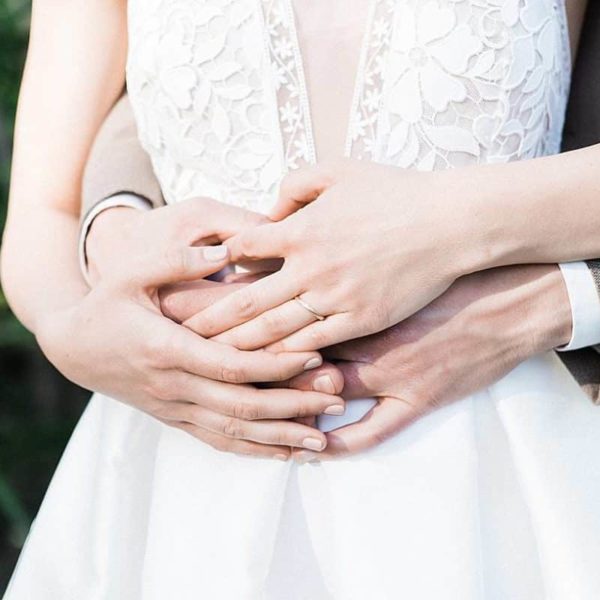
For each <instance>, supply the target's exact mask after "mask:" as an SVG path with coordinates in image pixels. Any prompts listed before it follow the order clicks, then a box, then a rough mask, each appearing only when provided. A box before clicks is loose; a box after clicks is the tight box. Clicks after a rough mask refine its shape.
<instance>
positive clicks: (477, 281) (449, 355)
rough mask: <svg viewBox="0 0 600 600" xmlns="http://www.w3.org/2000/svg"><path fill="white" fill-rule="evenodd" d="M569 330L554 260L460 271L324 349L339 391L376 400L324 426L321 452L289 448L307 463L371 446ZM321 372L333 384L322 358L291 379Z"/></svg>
mask: <svg viewBox="0 0 600 600" xmlns="http://www.w3.org/2000/svg"><path fill="white" fill-rule="evenodd" d="M570 335H571V312H570V305H569V299H568V296H567V292H566V288H565V285H564V281H563V278H562V275H561V274H560V271H559V269H558V268H557V267H556V266H554V265H530V266H524V267H505V268H501V269H493V270H489V271H484V272H480V273H476V274H473V275H469V276H467V277H463V278H461V279H459V280H458V281H457V282H456V283H455V284H454V285H453V286H452V287H451V288H450V289H449V290H448V291H447V292H446V293H445V294H444V295H442V296H441V297H440V298H438V299H437V300H436V301H435V302H433V303H432V304H430V305H429V306H427V307H425V308H424V309H422V310H421V311H420V312H418V313H416V314H415V315H413V316H412V317H411V318H410V319H408V320H406V321H404V322H402V323H400V324H398V325H396V326H395V327H393V328H391V329H389V330H387V331H385V332H382V333H380V334H377V335H374V336H371V337H368V338H364V339H361V340H356V341H353V342H346V343H344V344H340V345H338V346H335V347H332V348H330V349H328V350H326V351H325V353H324V354H325V356H326V357H327V358H328V359H330V360H333V361H334V362H336V363H337V367H338V368H339V369H340V370H341V372H342V374H343V377H344V381H345V385H344V390H343V397H344V398H345V399H346V400H352V399H353V398H366V397H375V398H376V399H377V400H378V404H377V405H376V406H375V407H374V408H373V409H372V410H371V411H369V413H367V415H365V417H363V419H362V420H361V421H359V422H357V423H353V424H351V425H347V426H345V427H342V428H340V429H337V430H335V431H333V432H331V433H328V434H327V439H328V445H327V449H326V450H325V451H324V452H323V453H322V454H317V453H310V452H305V451H295V456H296V458H297V459H298V460H299V461H301V462H305V461H309V460H320V459H326V458H333V457H339V456H344V455H347V454H352V453H355V452H359V451H361V450H365V449H367V448H370V447H372V446H375V445H377V444H378V443H380V442H382V441H384V440H386V439H388V438H389V437H391V436H393V435H395V434H397V433H398V432H399V431H400V430H402V429H403V428H404V427H406V426H408V425H409V424H410V423H412V422H413V421H414V420H415V419H418V418H419V417H420V416H422V415H424V414H426V413H428V412H429V411H431V410H434V409H436V408H437V407H439V406H441V405H443V404H446V403H448V402H451V401H453V400H457V399H460V398H463V397H466V396H468V395H469V394H472V393H474V392H476V391H478V390H480V389H482V388H484V387H486V386H488V385H491V384H492V383H494V382H496V381H497V380H499V379H500V378H501V377H503V376H504V375H506V374H507V373H508V372H509V371H511V370H512V369H513V368H514V367H516V366H517V365H518V364H519V363H521V362H522V361H524V360H526V359H527V358H529V357H531V356H533V355H534V354H537V353H539V352H543V351H547V350H550V349H552V348H555V347H558V346H561V345H563V344H566V343H567V342H568V341H569V339H570ZM337 361H339V362H337ZM327 374H329V375H333V376H334V381H335V383H336V386H335V387H336V388H337V389H338V390H339V385H340V381H339V378H338V379H337V380H336V379H335V372H333V373H332V370H331V367H329V366H327V365H324V366H323V367H322V368H321V369H318V370H316V371H314V372H311V373H306V374H303V375H301V376H299V377H298V378H296V379H295V380H293V381H292V382H291V385H292V386H293V387H296V388H300V389H311V381H314V380H316V379H317V378H321V377H323V376H324V375H327Z"/></svg>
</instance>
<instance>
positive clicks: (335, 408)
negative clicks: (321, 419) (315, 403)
mask: <svg viewBox="0 0 600 600" xmlns="http://www.w3.org/2000/svg"><path fill="white" fill-rule="evenodd" d="M345 412H346V408H345V407H344V406H342V405H341V404H334V405H332V406H328V407H327V408H326V409H325V410H324V411H323V413H324V414H326V415H335V416H337V417H339V416H340V415H343V414H344V413H345Z"/></svg>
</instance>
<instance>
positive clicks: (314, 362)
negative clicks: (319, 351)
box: [304, 356, 323, 371]
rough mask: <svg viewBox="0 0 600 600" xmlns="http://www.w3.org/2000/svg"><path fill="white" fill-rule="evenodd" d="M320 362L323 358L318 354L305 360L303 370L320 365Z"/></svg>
mask: <svg viewBox="0 0 600 600" xmlns="http://www.w3.org/2000/svg"><path fill="white" fill-rule="evenodd" d="M322 364H323V359H322V358H321V357H320V356H315V357H314V358H311V359H310V360H309V361H307V362H306V364H305V365H304V370H305V371H310V370H311V369H316V368H317V367H320V366H321V365H322Z"/></svg>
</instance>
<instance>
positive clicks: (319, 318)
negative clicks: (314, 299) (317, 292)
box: [294, 296, 325, 321]
mask: <svg viewBox="0 0 600 600" xmlns="http://www.w3.org/2000/svg"><path fill="white" fill-rule="evenodd" d="M294 300H295V301H296V302H297V303H298V304H299V305H300V306H301V307H302V308H304V309H305V310H307V311H308V312H309V313H311V314H312V315H313V316H314V317H315V318H316V319H317V321H324V320H325V317H324V316H323V315H322V314H321V313H320V312H318V311H317V310H315V309H314V308H313V307H312V306H311V305H310V304H309V303H308V302H307V301H306V300H303V299H302V298H300V296H295V297H294Z"/></svg>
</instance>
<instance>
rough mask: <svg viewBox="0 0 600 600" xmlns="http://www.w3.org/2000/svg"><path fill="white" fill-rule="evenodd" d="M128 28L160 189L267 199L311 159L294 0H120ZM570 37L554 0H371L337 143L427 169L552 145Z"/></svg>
mask: <svg viewBox="0 0 600 600" xmlns="http://www.w3.org/2000/svg"><path fill="white" fill-rule="evenodd" d="M323 27H324V29H323V35H327V24H326V23H325V24H324V25H323ZM129 28H130V51H129V58H128V86H129V93H130V98H131V102H132V104H133V108H134V112H135V115H136V119H137V121H138V127H139V132H140V137H141V140H142V144H143V145H144V147H145V148H146V150H147V151H148V152H149V154H150V156H151V158H152V162H153V165H154V168H155V171H156V174H157V176H158V178H159V180H160V182H161V184H162V187H163V191H164V194H165V197H166V199H167V201H169V202H176V201H179V200H183V199H185V198H189V197H191V196H202V195H205V196H211V197H214V198H217V199H219V200H221V201H224V202H229V203H233V204H237V205H240V206H244V207H247V208H250V209H253V210H258V211H263V212H264V211H266V210H268V208H269V207H270V205H271V203H272V202H273V200H274V197H275V193H276V190H277V184H278V182H279V180H280V178H281V176H282V175H283V174H284V173H285V172H286V171H287V170H288V169H294V168H297V167H299V166H301V165H302V164H306V163H313V162H315V161H316V160H317V156H316V150H315V143H314V137H313V124H312V118H311V106H310V99H309V95H308V92H307V85H306V78H305V73H304V67H303V60H302V47H301V46H302V43H301V40H299V39H298V34H297V29H296V19H295V16H294V8H293V5H292V3H291V0H206V1H202V2H198V0H129ZM568 42H569V40H568V33H567V22H566V15H565V7H564V0H371V4H370V8H369V11H368V16H367V19H366V23H365V24H364V34H363V36H362V44H361V48H360V58H359V63H358V69H357V72H356V77H355V87H354V94H353V99H352V105H351V110H350V115H348V114H347V113H345V114H342V113H340V114H339V119H344V120H345V122H347V137H346V143H345V148H340V154H341V153H342V152H344V153H345V155H346V156H352V157H355V158H358V159H364V160H374V161H377V162H381V163H387V164H394V165H397V166H399V167H404V168H416V169H421V170H426V171H427V170H434V169H447V168H457V167H461V166H464V165H470V164H476V163H493V162H506V161H511V160H521V159H526V158H531V157H535V156H541V155H546V154H552V153H556V152H558V150H559V146H560V140H561V133H562V126H563V119H564V111H565V106H566V99H567V93H568V88H569V77H570V55H569V43H568ZM323 65H324V68H326V67H327V57H323ZM330 84H331V86H332V89H334V88H335V86H336V72H334V71H332V72H331V77H330ZM312 108H313V109H314V108H315V107H312Z"/></svg>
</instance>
